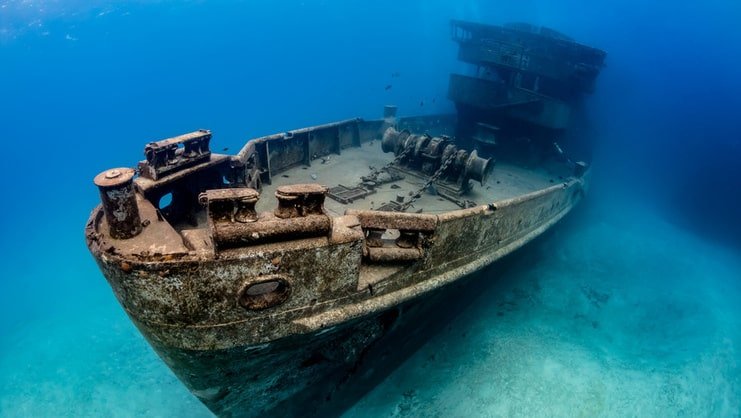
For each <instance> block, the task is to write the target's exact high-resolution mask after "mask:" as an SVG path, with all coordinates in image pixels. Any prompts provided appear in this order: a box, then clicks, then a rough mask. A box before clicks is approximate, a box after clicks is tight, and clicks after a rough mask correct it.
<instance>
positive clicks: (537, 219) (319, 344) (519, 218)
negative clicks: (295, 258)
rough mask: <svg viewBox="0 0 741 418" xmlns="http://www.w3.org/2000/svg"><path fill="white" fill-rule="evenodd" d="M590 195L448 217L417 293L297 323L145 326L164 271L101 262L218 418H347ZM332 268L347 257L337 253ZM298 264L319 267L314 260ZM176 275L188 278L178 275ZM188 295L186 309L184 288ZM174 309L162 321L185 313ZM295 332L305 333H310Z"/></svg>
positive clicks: (407, 289)
mask: <svg viewBox="0 0 741 418" xmlns="http://www.w3.org/2000/svg"><path fill="white" fill-rule="evenodd" d="M585 187H586V179H584V178H583V179H579V180H572V181H570V182H568V183H563V184H561V185H558V186H553V187H550V188H547V189H543V190H540V191H538V192H535V193H532V194H530V195H526V196H521V197H518V198H515V199H512V200H510V201H506V202H498V206H497V207H491V206H490V207H488V208H473V209H469V210H467V211H459V212H458V213H453V214H448V215H441V222H440V225H439V226H438V228H437V231H436V234H437V235H436V240H435V244H434V245H433V247H432V248H431V249H430V251H431V253H433V257H434V259H436V260H438V262H436V263H435V265H432V266H430V268H428V269H426V270H421V271H418V272H417V274H418V275H421V276H417V277H416V278H415V277H414V276H413V275H410V276H408V277H407V278H411V279H413V280H411V284H409V285H406V286H401V287H396V288H391V290H388V289H384V287H383V286H381V285H380V284H379V285H377V286H376V292H378V295H377V297H375V298H370V300H358V302H356V303H354V304H353V303H350V304H348V305H350V306H337V307H336V308H335V309H330V310H329V311H321V310H317V311H316V312H314V313H313V314H312V313H311V312H309V311H305V312H303V313H302V314H296V315H294V316H293V317H290V318H289V317H284V318H282V319H281V318H263V319H260V320H259V321H258V320H256V321H253V322H250V321H246V322H244V321H243V322H239V321H237V322H235V323H223V324H219V325H215V326H202V327H199V326H163V325H162V324H157V323H155V322H154V321H142V318H143V317H146V314H147V313H150V314H151V310H150V309H148V310H146V311H145V310H144V309H142V306H144V304H143V303H141V301H136V300H135V299H133V296H132V295H133V294H134V292H133V290H132V289H138V293H137V296H139V295H140V294H147V293H146V292H142V291H141V290H142V288H143V287H145V286H149V287H150V288H151V287H152V286H163V285H162V279H161V272H160V274H158V273H157V272H152V271H150V272H147V273H146V274H144V273H143V270H139V271H136V272H131V271H129V272H127V271H124V269H122V268H121V263H116V262H111V260H110V259H107V257H102V258H99V259H98V261H99V264H100V267H101V269H102V270H103V271H104V272H105V273H106V277H107V278H108V280H109V282H110V283H111V286H112V287H113V289H114V291H115V293H116V296H117V297H118V298H119V301H120V302H121V303H122V305H123V306H124V307H125V308H126V310H127V313H128V314H129V316H130V317H131V319H132V320H133V321H134V323H135V324H136V325H137V326H138V328H139V329H140V331H141V332H142V334H143V335H144V336H145V337H146V338H147V339H148V340H149V342H150V344H151V345H152V346H153V347H154V348H155V350H156V352H157V353H158V354H159V356H160V357H161V358H162V359H163V360H164V361H165V363H166V364H167V365H168V366H169V367H170V368H171V369H172V370H173V371H174V372H175V374H176V375H177V376H178V377H179V378H180V380H181V381H183V382H184V384H185V385H186V386H187V387H188V388H189V389H190V390H191V391H192V393H194V394H195V396H197V397H198V398H199V399H200V400H201V401H202V402H203V403H204V404H205V405H206V406H207V407H208V408H209V409H210V410H211V411H213V412H214V413H215V414H216V415H218V416H224V417H251V416H330V415H337V414H339V413H340V412H341V411H342V410H343V409H344V408H346V407H347V406H349V404H352V402H353V401H354V400H356V399H357V398H358V397H359V396H361V395H362V394H363V393H365V392H366V391H367V390H368V389H369V388H371V387H372V386H373V385H374V384H376V383H377V382H378V381H379V379H381V378H383V376H385V375H386V374H387V373H389V372H390V371H391V370H393V369H394V368H395V367H396V366H397V365H398V364H399V363H400V362H401V361H403V359H405V358H406V357H407V356H408V355H409V354H410V353H411V352H413V351H414V350H415V349H416V348H417V347H418V345H419V344H421V343H422V342H424V341H425V340H426V339H428V337H429V336H430V335H431V334H433V333H434V332H435V331H436V330H439V329H440V328H442V327H443V326H444V325H445V324H446V323H447V321H448V320H449V319H450V318H451V317H453V316H454V314H455V313H456V312H457V310H458V307H459V306H460V305H462V304H465V303H466V301H469V300H471V299H472V298H473V297H475V294H476V291H471V290H470V289H471V288H474V289H478V288H479V287H480V286H481V285H482V283H484V284H485V283H486V280H485V279H482V275H475V274H472V273H474V272H476V271H478V270H480V269H482V268H484V267H486V266H488V265H491V264H492V263H494V262H495V261H497V260H500V259H501V258H502V257H504V256H506V255H507V254H509V253H511V252H513V251H515V250H516V249H518V248H520V247H522V246H523V245H525V244H526V243H527V242H529V241H530V240H532V239H534V238H536V237H538V236H539V235H541V234H542V233H544V232H545V231H547V230H548V229H549V228H550V227H552V226H553V225H554V224H555V223H556V222H558V221H559V220H560V219H561V218H562V217H563V216H565V215H566V214H567V213H569V212H570V211H571V209H572V208H573V207H574V206H575V205H576V204H577V203H578V202H579V201H580V200H581V198H582V196H583V190H584V189H585ZM446 216H447V217H446ZM301 253H302V254H304V256H305V254H306V252H305V251H303V252H301ZM266 257H267V258H268V259H269V258H270V257H272V255H270V254H268V255H267V256H266ZM284 258H287V256H286V255H284ZM322 258H323V259H332V258H337V257H336V256H333V255H331V254H330V255H325V256H323V257H322ZM442 260H445V261H446V262H444V263H443V262H441V261H442ZM226 262H227V261H218V260H217V261H215V262H214V264H212V265H211V267H210V268H208V267H204V266H200V267H199V270H197V273H198V276H196V277H192V278H191V279H192V280H193V281H194V282H200V283H209V282H211V281H213V280H212V279H211V278H210V277H209V276H208V274H210V273H211V272H212V271H213V270H218V269H219V268H221V267H219V266H220V264H223V263H226ZM299 264H302V265H312V264H316V263H311V262H308V261H306V260H303V261H300V262H299ZM166 271H167V272H168V274H173V275H178V272H177V267H176V265H171V266H170V267H169V268H168V269H167V270H166ZM239 271H240V272H244V271H245V269H244V268H241V269H240V270H239ZM476 277H478V279H475V278H476ZM472 278H473V279H472ZM234 279H235V280H241V279H240V278H239V277H235V278H234ZM402 280H404V279H401V278H398V279H397V281H402ZM392 281H393V280H392ZM476 283H478V284H476ZM381 284H382V283H381ZM184 286H185V287H189V286H190V285H184ZM201 286H203V285H201ZM384 292H385V293H384ZM149 294H150V297H149V298H150V299H152V296H151V294H157V295H161V291H159V290H157V291H155V290H152V289H150V290H149ZM177 294H178V295H179V298H180V299H182V298H183V295H184V294H183V292H182V286H181V290H180V291H179V292H178V293H177ZM158 297H159V296H158ZM175 301H176V299H173V300H172V304H171V305H170V308H167V307H162V308H161V309H160V310H161V311H162V312H168V311H173V310H176V309H173V307H175V305H174V302H175ZM137 309H138V311H137ZM168 309H169V310H168ZM338 312H339V313H341V315H339V314H338ZM289 313H290V312H289ZM271 321H272V322H271ZM257 322H259V324H258V323H257ZM287 324H301V325H302V328H301V329H302V330H305V331H304V332H300V331H296V328H288V327H286V325H287ZM255 325H259V329H261V330H267V329H270V330H281V331H282V332H284V333H285V335H283V336H280V337H278V338H274V337H268V336H265V335H262V334H260V333H259V332H255V331H254V330H253V331H250V330H251V328H250V327H252V326H255ZM260 335H262V336H261V337H259V338H258V337H256V336H260ZM260 338H262V339H260ZM240 341H243V342H240Z"/></svg>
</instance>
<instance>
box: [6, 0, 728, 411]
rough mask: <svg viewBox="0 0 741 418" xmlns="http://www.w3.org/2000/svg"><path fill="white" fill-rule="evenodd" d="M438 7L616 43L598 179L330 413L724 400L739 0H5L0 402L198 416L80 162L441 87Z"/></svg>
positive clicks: (600, 93)
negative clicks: (403, 356)
mask: <svg viewBox="0 0 741 418" xmlns="http://www.w3.org/2000/svg"><path fill="white" fill-rule="evenodd" d="M654 3H655V4H654ZM451 18H456V19H468V20H475V21H481V22H487V23H494V24H499V23H505V22H508V21H527V22H530V23H535V24H541V25H546V26H550V27H553V28H555V29H558V30H560V31H562V32H564V33H566V34H568V35H570V36H572V37H574V38H575V39H577V40H579V41H581V42H583V43H586V44H589V45H593V46H596V47H599V48H602V49H605V50H606V51H607V52H608V61H607V62H608V66H607V67H606V68H605V69H604V71H603V73H602V75H601V76H600V78H599V81H598V86H597V93H596V94H595V95H594V96H593V97H590V99H589V100H588V107H589V109H590V115H591V127H590V128H589V129H590V132H589V134H590V135H591V136H592V137H593V140H594V145H595V160H594V181H593V184H592V187H591V194H590V195H589V197H588V199H587V200H586V201H585V202H584V204H583V205H582V206H581V207H580V208H579V209H578V211H577V212H576V213H575V214H574V215H573V216H571V217H569V218H568V219H566V220H565V222H563V223H562V224H561V225H559V227H558V228H557V229H556V230H555V231H553V233H551V234H548V235H547V236H546V237H544V238H543V239H541V240H538V241H537V242H535V243H533V245H530V246H529V247H527V248H525V249H523V251H521V254H519V255H518V256H517V257H515V258H514V259H513V260H512V261H510V262H508V263H504V264H502V265H497V266H496V268H495V269H494V270H487V271H486V272H485V273H484V274H488V275H490V276H491V280H492V281H493V283H492V286H491V287H490V288H489V290H487V291H486V292H484V293H483V294H481V295H480V296H479V297H477V298H476V299H475V300H471V301H470V307H469V308H468V309H467V310H465V311H464V312H463V313H462V314H461V315H460V316H459V317H458V318H457V319H456V320H455V321H454V322H453V323H452V324H451V325H450V326H449V327H448V328H446V329H444V330H442V331H441V333H440V334H438V335H437V336H436V337H434V338H433V339H432V340H430V341H429V342H428V343H427V344H426V345H424V346H423V347H422V348H421V349H420V350H419V351H418V352H417V353H416V354H415V355H414V356H412V357H411V358H410V359H409V360H408V361H407V362H406V363H405V364H403V365H402V366H401V367H400V368H399V369H397V370H396V371H395V372H394V373H393V374H392V375H391V376H389V378H388V379H386V380H385V381H384V382H383V383H382V384H381V385H379V386H378V387H376V388H375V389H374V390H373V391H371V392H370V393H368V394H367V396H365V397H364V398H363V399H362V400H360V401H359V402H358V403H357V404H356V405H355V406H354V407H353V408H352V409H350V410H349V411H347V414H346V415H347V416H348V417H366V416H415V417H416V416H425V417H426V416H440V417H448V416H487V417H488V416H527V417H530V416H588V417H591V416H647V417H656V416H692V417H695V416H739V415H740V414H741V412H740V411H741V369H740V367H741V366H740V364H741V304H740V303H739V301H741V220H740V219H739V215H741V163H739V161H741V122H740V121H741V118H739V109H741V77H739V76H738V74H739V73H741V53H740V51H741V50H739V45H741V30H740V29H738V27H737V22H738V21H739V19H740V18H741V6H737V5H736V3H735V2H732V1H720V0H711V1H703V2H700V1H697V2H693V1H687V2H673V3H668V2H643V1H638V0H626V1H619V2H618V1H614V2H612V1H606V2H586V1H585V2H579V1H575V0H570V1H561V2H557V1H501V2H492V1H448V2H444V1H411V0H410V1H403V2H401V1H396V2H394V1H387V0H380V1H379V0H376V1H372V2H371V1H368V2H361V1H340V0H326V1H303V2H297V1H296V2H294V1H286V2H281V3H280V4H278V2H270V1H249V2H240V3H237V2H206V1H190V2H175V1H126V2H124V1H102V0H101V1H93V0H88V1H72V0H70V1H32V0H28V1H12V0H11V1H8V0H0V126H1V127H2V130H0V138H2V139H0V144H2V147H3V148H2V157H1V158H2V164H0V178H2V179H3V181H2V184H3V188H2V191H1V193H2V197H1V198H0V199H2V200H1V201H2V209H1V210H2V215H3V216H0V254H2V262H1V263H0V302H2V303H0V415H2V416H8V417H23V416H30V417H39V416H49V417H59V416H121V417H127V416H162V417H169V416H172V417H191V416H192V417H200V416H209V413H208V411H207V410H206V409H205V407H203V406H201V405H200V403H199V402H198V401H197V400H196V399H195V398H193V397H192V396H191V395H190V394H189V393H188V392H187V390H186V389H184V387H183V386H182V385H181V384H180V383H179V381H178V380H177V379H176V378H175V377H174V376H173V375H172V373H171V372H170V371H169V370H168V369H167V368H166V367H165V366H164V364H162V363H161V362H160V361H159V359H158V358H157V357H156V355H155V354H154V353H153V351H152V350H151V349H150V348H149V346H148V345H147V344H146V342H145V341H144V340H143V339H142V337H141V336H140V335H139V334H138V332H137V331H136V329H135V328H134V327H133V326H132V325H131V323H130V322H129V321H128V319H127V318H126V316H125V315H124V314H123V311H122V309H121V308H120V307H119V306H118V304H117V302H116V301H115V299H114V297H113V295H112V293H111V291H110V289H109V288H108V286H107V284H106V282H105V280H104V279H103V277H102V276H101V274H100V273H99V272H98V270H97V268H96V266H95V265H94V263H93V261H92V258H91V257H90V256H89V254H88V253H87V249H86V248H85V245H84V240H83V234H82V228H83V225H84V223H85V221H86V218H87V216H88V214H89V212H90V210H91V209H92V207H93V206H94V205H95V204H96V203H97V201H98V195H97V191H96V189H95V188H94V186H93V184H92V177H93V176H94V175H95V174H97V173H98V172H100V171H101V170H103V169H106V168H109V167H115V166H122V165H123V166H126V165H132V162H134V161H136V160H138V159H140V158H141V157H142V155H141V150H142V147H143V144H144V143H146V142H147V141H150V140H153V139H159V138H164V137H167V136H172V135H173V134H177V133H181V132H186V131H190V130H193V129H197V128H209V129H211V130H213V132H214V140H213V146H214V148H218V149H221V148H224V147H228V148H230V150H236V149H238V148H239V147H240V146H241V144H242V143H244V141H245V140H246V139H248V138H250V137H254V136H259V135H262V134H267V133H273V132H280V131H284V130H286V129H290V128H296V127H301V126H306V125H311V124H317V123H323V122H328V121H333V120H337V119H343V118H348V117H355V116H362V117H366V118H376V117H379V116H380V113H381V109H382V106H383V105H384V104H389V103H394V104H397V105H398V106H399V109H400V113H401V114H403V115H411V114H419V113H423V114H425V113H437V112H446V111H452V110H453V108H452V105H451V104H450V103H449V102H448V101H447V100H446V99H445V95H446V89H447V80H448V78H447V74H448V73H450V72H451V71H455V70H458V69H460V64H459V63H457V62H456V60H455V51H456V50H455V45H454V43H453V42H452V41H451V40H450V39H449V29H448V26H447V22H448V20H449V19H451ZM393 73H398V74H399V76H398V77H392V74H393ZM388 84H391V85H392V88H391V89H388V90H387V89H385V86H386V85H388Z"/></svg>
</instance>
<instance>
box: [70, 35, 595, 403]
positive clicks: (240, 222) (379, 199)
mask: <svg viewBox="0 0 741 418" xmlns="http://www.w3.org/2000/svg"><path fill="white" fill-rule="evenodd" d="M451 29H452V39H453V40H454V41H455V42H457V44H458V46H459V55H458V57H459V59H460V60H462V61H463V62H465V63H468V67H469V69H470V71H469V73H467V74H452V75H451V76H450V80H449V91H448V98H449V99H450V100H451V101H452V102H454V103H455V108H456V112H455V114H449V115H425V116H411V117H397V112H396V108H395V107H393V106H387V107H386V108H385V109H384V113H383V117H382V118H380V119H378V120H364V119H360V118H356V119H350V120H343V121H338V122H334V123H327V124H324V125H319V126H313V127H307V128H302V129H295V130H289V131H285V132H281V133H277V134H274V135H269V136H264V137H260V138H255V139H251V140H249V141H247V142H246V144H245V145H244V147H243V148H242V149H241V150H240V151H239V152H238V153H237V154H236V155H223V154H217V153H214V152H212V151H211V147H210V142H211V139H212V133H211V132H210V131H208V130H198V131H194V132H191V133H187V134H184V135H180V136H176V137H173V138H170V139H165V140H160V141H155V142H150V143H148V144H146V146H145V148H144V155H145V159H144V160H143V161H141V162H139V164H138V166H137V167H135V168H115V169H110V170H106V171H104V172H102V173H100V174H99V175H98V176H97V177H95V179H94V183H95V185H96V186H97V187H98V188H99V191H100V197H101V204H100V205H99V206H98V207H96V208H95V209H94V210H93V212H92V214H91V215H90V218H89V221H88V222H87V225H86V227H85V235H86V241H87V245H88V247H89V249H90V251H91V253H92V255H93V256H94V258H95V260H96V262H97V263H98V265H99V267H100V270H101V271H102V273H103V275H104V276H105V278H106V279H107V280H108V282H109V283H110V286H111V288H112V289H113V292H114V293H115V295H116V298H117V299H118V301H119V302H120V304H121V306H122V307H123V308H124V310H125V311H126V313H127V314H128V316H129V317H130V318H131V320H132V321H133V322H134V324H135V325H136V326H137V327H138V329H139V330H140V331H141V333H142V334H143V335H144V337H146V339H147V340H148V341H149V343H150V344H151V346H152V347H153V348H154V350H155V351H156V352H157V353H158V354H159V356H160V357H161V358H162V360H163V361H164V362H165V363H166V364H167V365H168V366H169V367H170V368H171V369H172V370H173V371H174V373H175V374H176V375H177V376H178V377H179V378H180V379H181V380H182V382H183V383H184V384H185V385H186V386H187V387H188V388H189V389H190V390H191V391H192V393H193V394H195V396H197V397H198V398H199V399H200V400H201V401H202V402H203V403H204V404H205V405H206V406H207V407H208V408H209V409H210V410H211V411H213V412H214V413H215V414H216V415H219V416H265V415H281V416H290V415H312V414H314V415H316V414H322V415H328V414H333V413H338V411H341V410H342V409H341V408H342V407H343V406H342V405H343V403H344V404H346V403H347V402H348V401H347V400H348V399H354V398H353V396H357V395H358V394H361V393H362V390H363V389H362V387H363V385H361V384H360V383H359V382H366V383H369V382H370V384H372V382H374V381H377V380H378V376H382V375H383V373H384V372H383V371H382V369H384V367H382V366H389V365H391V366H393V364H395V362H398V358H403V355H401V354H399V353H403V352H408V351H409V350H410V349H411V350H413V346H414V343H412V342H411V341H412V340H413V339H415V338H416V337H418V336H420V335H421V332H422V330H425V329H430V328H435V327H436V325H437V324H436V323H435V321H438V318H439V317H440V315H442V314H444V313H445V311H446V309H447V308H448V305H449V301H450V299H449V298H450V297H455V296H451V294H452V295H455V289H458V288H459V287H460V286H458V285H460V284H462V283H465V282H466V281H468V280H470V279H469V278H470V273H473V272H475V271H476V270H479V269H481V268H483V267H485V266H487V265H489V264H491V263H492V262H494V261H495V260H498V259H500V258H502V257H503V256H505V255H506V254H508V253H510V252H512V251H514V250H516V249H518V248H520V247H522V246H523V245H525V244H526V243H527V242H528V241H530V240H532V239H533V238H535V237H537V236H538V235H540V234H542V233H543V232H544V231H546V230H547V229H548V228H550V227H551V226H553V225H554V224H555V223H556V222H558V221H559V220H560V219H561V218H562V217H564V216H565V215H566V214H567V213H569V211H570V210H571V209H572V208H573V207H574V206H575V205H576V204H577V203H578V202H579V201H580V200H581V199H582V197H583V196H584V193H585V191H586V189H587V186H588V179H589V173H590V169H589V164H588V163H586V162H583V161H579V160H577V159H576V158H572V155H573V154H572V152H571V150H573V149H575V148H576V147H575V146H573V145H568V138H569V132H570V130H569V128H570V127H571V126H572V124H573V121H574V120H575V118H576V116H575V114H576V113H577V112H579V111H580V109H581V107H582V105H581V104H582V102H583V100H582V99H583V97H584V96H585V95H586V94H588V93H591V92H592V91H593V89H594V85H595V80H596V78H597V76H598V74H599V72H600V70H601V68H602V67H603V65H604V59H605V55H606V54H605V53H604V52H603V51H601V50H598V49H594V48H591V47H587V46H584V45H581V44H579V43H577V42H575V41H574V40H572V39H570V38H568V37H566V36H564V35H562V34H560V33H558V32H556V31H553V30H550V29H547V28H540V27H535V26H530V25H526V24H514V25H506V26H491V25H483V24H476V23H470V22H462V21H453V22H452V23H451ZM451 292H453V293H451ZM446 298H448V299H446ZM399 347H401V348H399ZM394 359H397V360H394ZM386 368H388V367H386ZM340 398H341V399H340ZM343 400H344V401H343Z"/></svg>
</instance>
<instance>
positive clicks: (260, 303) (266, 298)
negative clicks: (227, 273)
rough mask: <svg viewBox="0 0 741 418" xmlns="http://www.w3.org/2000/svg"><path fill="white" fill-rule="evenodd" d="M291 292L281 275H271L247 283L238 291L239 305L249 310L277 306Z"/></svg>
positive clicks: (286, 298)
mask: <svg viewBox="0 0 741 418" xmlns="http://www.w3.org/2000/svg"><path fill="white" fill-rule="evenodd" d="M290 294H291V286H290V284H289V283H288V281H287V280H286V279H284V278H282V277H277V276H274V277H271V278H269V279H265V280H260V281H255V282H250V283H247V284H246V285H245V286H244V287H243V288H242V290H240V291H239V305H240V306H242V307H243V308H245V309H249V310H251V311H259V310H262V309H268V308H272V307H273V306H278V305H280V304H282V303H283V302H285V301H286V300H288V297H289V296H290Z"/></svg>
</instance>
